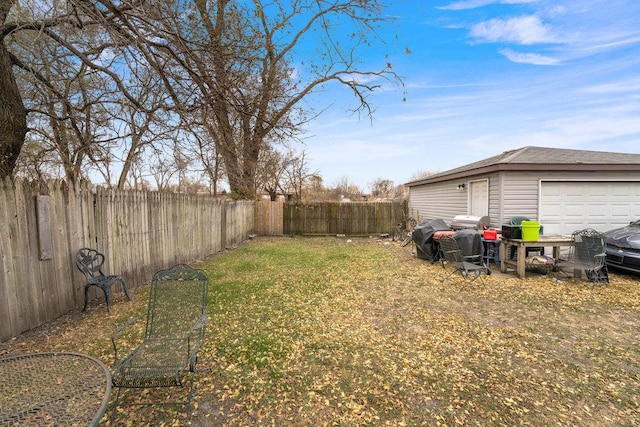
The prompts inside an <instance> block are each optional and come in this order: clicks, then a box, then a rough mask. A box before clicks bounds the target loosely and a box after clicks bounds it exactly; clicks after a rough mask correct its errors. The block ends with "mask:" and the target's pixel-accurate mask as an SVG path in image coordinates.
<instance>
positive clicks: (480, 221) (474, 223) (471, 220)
mask: <svg viewBox="0 0 640 427" xmlns="http://www.w3.org/2000/svg"><path fill="white" fill-rule="evenodd" d="M487 227H489V217H488V216H475V215H456V216H454V217H453V221H451V228H452V229H453V230H466V229H476V230H484V229H485V228H487Z"/></svg>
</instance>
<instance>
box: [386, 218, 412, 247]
mask: <svg viewBox="0 0 640 427" xmlns="http://www.w3.org/2000/svg"><path fill="white" fill-rule="evenodd" d="M417 223H418V222H417V221H416V220H415V218H413V217H407V220H406V221H405V222H403V221H399V222H398V224H397V225H396V228H395V229H394V230H393V235H392V236H393V241H394V242H395V241H399V242H401V243H400V246H402V247H405V246H407V245H408V244H409V243H411V241H412V240H413V237H412V231H413V229H414V228H415V226H416V225H417Z"/></svg>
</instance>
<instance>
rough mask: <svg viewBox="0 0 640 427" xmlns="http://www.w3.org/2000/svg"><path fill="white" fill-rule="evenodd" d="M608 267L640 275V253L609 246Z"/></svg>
mask: <svg viewBox="0 0 640 427" xmlns="http://www.w3.org/2000/svg"><path fill="white" fill-rule="evenodd" d="M605 252H606V253H607V266H609V267H613V268H616V269H620V270H625V271H629V272H632V273H637V274H640V251H637V250H635V251H634V250H633V249H631V250H630V249H626V248H618V247H615V246H607V247H606V248H605Z"/></svg>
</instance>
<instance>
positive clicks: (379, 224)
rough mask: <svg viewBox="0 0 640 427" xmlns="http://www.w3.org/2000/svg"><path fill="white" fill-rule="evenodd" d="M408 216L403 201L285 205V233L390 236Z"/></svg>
mask: <svg viewBox="0 0 640 427" xmlns="http://www.w3.org/2000/svg"><path fill="white" fill-rule="evenodd" d="M405 217H406V204H405V203H404V202H349V203H339V202H322V203H285V204H284V206H283V231H284V234H304V235H336V234H345V235H353V236H359V235H360V236H366V235H370V234H380V233H391V232H392V231H393V229H394V228H395V227H396V225H397V223H398V221H401V220H403V219H405Z"/></svg>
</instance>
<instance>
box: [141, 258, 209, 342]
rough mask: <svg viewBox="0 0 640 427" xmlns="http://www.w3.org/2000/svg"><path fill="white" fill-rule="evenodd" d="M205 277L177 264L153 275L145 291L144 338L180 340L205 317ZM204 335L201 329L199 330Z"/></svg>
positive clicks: (198, 271)
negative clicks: (145, 318) (146, 304)
mask: <svg viewBox="0 0 640 427" xmlns="http://www.w3.org/2000/svg"><path fill="white" fill-rule="evenodd" d="M208 285H209V278H208V277H207V274H206V273H205V272H204V271H203V270H198V269H194V268H192V267H190V266H188V265H184V264H179V265H176V266H174V267H172V268H170V269H167V270H161V271H158V272H157V273H156V274H154V276H153V279H152V282H151V289H150V291H149V306H148V309H147V325H146V329H145V339H171V338H182V337H184V336H185V335H186V334H188V333H189V330H190V329H191V327H192V326H193V325H195V324H196V323H197V322H198V320H199V319H200V317H201V316H202V315H203V314H206V308H207V292H208ZM201 330H202V333H204V328H202V329H201Z"/></svg>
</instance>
